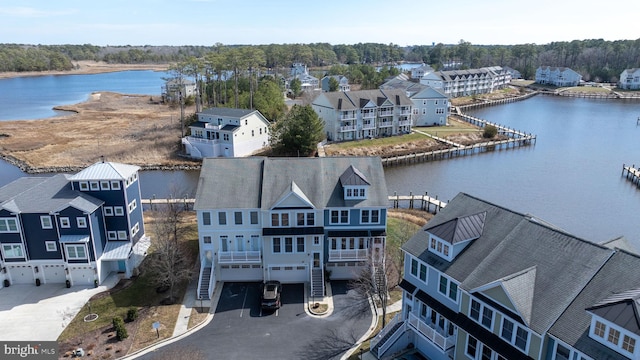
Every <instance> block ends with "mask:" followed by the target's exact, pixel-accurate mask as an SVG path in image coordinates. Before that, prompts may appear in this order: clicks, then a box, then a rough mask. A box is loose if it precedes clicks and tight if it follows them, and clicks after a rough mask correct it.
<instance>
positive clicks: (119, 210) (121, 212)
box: [113, 206, 124, 216]
mask: <svg viewBox="0 0 640 360" xmlns="http://www.w3.org/2000/svg"><path fill="white" fill-rule="evenodd" d="M113 213H114V214H115V216H124V207H122V206H114V207H113Z"/></svg>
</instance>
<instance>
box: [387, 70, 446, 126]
mask: <svg viewBox="0 0 640 360" xmlns="http://www.w3.org/2000/svg"><path fill="white" fill-rule="evenodd" d="M431 76H435V74H433V73H429V74H426V75H423V77H422V79H424V78H425V77H431ZM438 79H440V78H439V77H438ZM440 85H442V79H440ZM380 89H382V90H389V89H398V90H403V91H405V93H406V94H407V96H409V99H411V102H412V103H413V106H412V112H413V115H412V120H413V126H434V125H440V126H442V125H446V124H447V116H449V97H448V96H447V95H445V94H444V93H443V92H442V89H441V88H434V87H432V86H429V85H425V84H423V82H422V80H421V81H420V82H414V81H410V80H409V79H408V78H407V76H406V75H404V74H400V75H398V76H396V77H394V78H392V79H389V80H388V81H387V82H385V83H384V84H382V85H381V86H380Z"/></svg>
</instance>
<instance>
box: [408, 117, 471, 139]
mask: <svg viewBox="0 0 640 360" xmlns="http://www.w3.org/2000/svg"><path fill="white" fill-rule="evenodd" d="M447 122H448V123H449V125H447V126H426V127H414V130H417V131H422V132H424V133H427V134H430V135H433V136H439V137H447V136H449V135H456V134H468V133H477V132H482V130H481V129H479V128H478V127H477V126H475V125H471V124H469V123H468V122H466V121H460V120H457V119H455V118H453V117H449V119H447Z"/></svg>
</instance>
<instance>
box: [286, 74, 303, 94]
mask: <svg viewBox="0 0 640 360" xmlns="http://www.w3.org/2000/svg"><path fill="white" fill-rule="evenodd" d="M289 89H291V94H292V95H293V98H294V99H295V98H296V97H298V96H300V92H302V82H301V81H300V79H298V78H294V79H293V80H291V82H290V83H289Z"/></svg>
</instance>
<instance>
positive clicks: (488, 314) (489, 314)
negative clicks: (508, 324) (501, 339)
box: [482, 306, 520, 330]
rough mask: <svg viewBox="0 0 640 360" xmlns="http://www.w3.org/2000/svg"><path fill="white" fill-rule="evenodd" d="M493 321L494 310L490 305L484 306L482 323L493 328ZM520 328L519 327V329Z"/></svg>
mask: <svg viewBox="0 0 640 360" xmlns="http://www.w3.org/2000/svg"><path fill="white" fill-rule="evenodd" d="M492 322H493V310H491V309H489V308H488V307H486V306H485V307H484V308H483V309H482V325H484V326H486V327H487V328H489V329H490V328H491V323H492ZM519 329H520V328H518V330H519Z"/></svg>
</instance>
